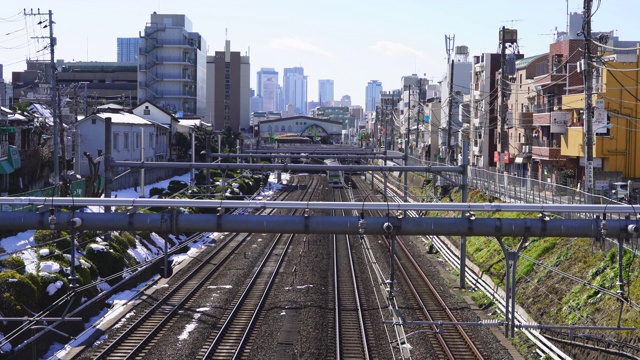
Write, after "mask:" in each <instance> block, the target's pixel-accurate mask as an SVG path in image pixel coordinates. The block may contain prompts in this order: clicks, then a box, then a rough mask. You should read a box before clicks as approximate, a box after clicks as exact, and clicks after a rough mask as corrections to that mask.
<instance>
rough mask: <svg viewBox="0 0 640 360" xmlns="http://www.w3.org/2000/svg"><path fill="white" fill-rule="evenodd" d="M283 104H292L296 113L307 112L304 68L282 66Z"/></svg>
mask: <svg viewBox="0 0 640 360" xmlns="http://www.w3.org/2000/svg"><path fill="white" fill-rule="evenodd" d="M282 85H283V90H284V105H285V106H288V105H290V104H291V105H293V109H294V112H295V113H296V114H303V115H306V114H307V77H306V76H305V75H304V68H302V67H293V68H284V78H283V81H282Z"/></svg>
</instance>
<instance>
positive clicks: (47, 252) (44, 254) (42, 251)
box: [40, 248, 49, 257]
mask: <svg viewBox="0 0 640 360" xmlns="http://www.w3.org/2000/svg"><path fill="white" fill-rule="evenodd" d="M40 256H42V257H45V256H49V249H47V248H44V249H40Z"/></svg>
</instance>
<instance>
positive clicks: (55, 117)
mask: <svg viewBox="0 0 640 360" xmlns="http://www.w3.org/2000/svg"><path fill="white" fill-rule="evenodd" d="M23 14H24V15H25V16H27V15H31V16H40V15H44V13H41V12H40V10H39V9H38V12H37V13H34V12H33V9H31V12H29V13H27V11H26V10H24V11H23ZM48 16H49V21H48V24H47V25H44V26H43V28H46V27H47V26H48V27H49V52H50V53H51V115H52V116H53V176H54V178H53V182H54V185H55V186H58V183H59V182H60V164H59V161H60V159H59V158H58V157H59V144H58V141H59V140H58V105H57V103H58V94H57V89H58V85H57V84H56V60H55V51H54V50H55V46H56V38H55V37H53V12H52V11H51V10H49V12H48Z"/></svg>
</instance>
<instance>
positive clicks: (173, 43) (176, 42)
mask: <svg viewBox="0 0 640 360" xmlns="http://www.w3.org/2000/svg"><path fill="white" fill-rule="evenodd" d="M158 46H164V47H188V48H196V47H197V46H198V43H197V42H196V41H195V39H186V40H184V39H158Z"/></svg>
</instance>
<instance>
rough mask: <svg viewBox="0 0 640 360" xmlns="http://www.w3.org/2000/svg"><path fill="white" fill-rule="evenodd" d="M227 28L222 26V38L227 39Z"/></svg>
mask: <svg viewBox="0 0 640 360" xmlns="http://www.w3.org/2000/svg"><path fill="white" fill-rule="evenodd" d="M227 30H228V29H227V28H224V39H225V40H229V38H228V37H227Z"/></svg>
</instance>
